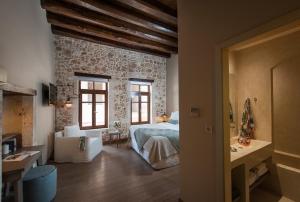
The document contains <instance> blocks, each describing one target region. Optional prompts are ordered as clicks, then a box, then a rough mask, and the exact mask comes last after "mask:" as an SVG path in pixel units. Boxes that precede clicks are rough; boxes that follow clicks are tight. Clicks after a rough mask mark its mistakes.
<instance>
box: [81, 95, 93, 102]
mask: <svg viewBox="0 0 300 202" xmlns="http://www.w3.org/2000/svg"><path fill="white" fill-rule="evenodd" d="M81 100H82V102H92V101H93V96H92V94H82V95H81Z"/></svg>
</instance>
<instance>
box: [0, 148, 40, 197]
mask: <svg viewBox="0 0 300 202" xmlns="http://www.w3.org/2000/svg"><path fill="white" fill-rule="evenodd" d="M44 148H45V146H44V145H39V146H32V147H23V148H21V149H20V150H18V151H17V153H19V152H22V151H40V152H39V153H37V154H34V155H32V156H29V157H27V158H25V159H24V160H22V161H15V162H12V161H10V162H8V161H2V181H3V183H11V184H13V187H14V201H15V202H22V201H23V177H24V176H25V175H26V173H27V172H28V171H29V170H30V168H31V167H32V166H33V164H34V163H35V162H37V164H38V165H42V164H43V162H42V151H43V150H44Z"/></svg>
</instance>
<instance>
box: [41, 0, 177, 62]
mask: <svg viewBox="0 0 300 202" xmlns="http://www.w3.org/2000/svg"><path fill="white" fill-rule="evenodd" d="M41 4H42V8H44V9H45V10H46V11H47V20H48V22H49V23H50V24H51V29H52V32H53V33H54V34H57V35H62V36H68V37H73V38H78V39H82V40H87V41H91V42H95V43H100V44H105V45H110V46H114V47H119V48H124V49H129V50H135V51H139V52H144V53H149V54H153V55H158V56H162V57H170V54H171V53H177V50H178V46H177V44H178V43H177V41H178V39H177V10H176V8H177V5H176V0H42V1H41Z"/></svg>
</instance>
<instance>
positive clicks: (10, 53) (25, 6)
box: [0, 0, 54, 159]
mask: <svg viewBox="0 0 300 202" xmlns="http://www.w3.org/2000/svg"><path fill="white" fill-rule="evenodd" d="M0 5H1V6H0V27H1V32H0V66H2V67H4V68H5V69H6V70H7V74H8V82H10V83H13V84H17V85H19V86H23V87H28V88H33V89H36V90H37V93H38V95H37V97H36V99H35V105H36V108H35V110H36V117H35V129H34V138H35V142H36V143H37V144H46V143H47V141H48V136H49V134H50V133H51V132H53V131H54V108H53V107H48V106H46V107H45V106H42V97H41V95H42V93H41V83H42V82H45V83H49V82H54V57H53V53H54V51H53V48H52V47H53V45H52V44H53V42H52V35H51V33H50V26H49V24H48V23H47V21H46V16H45V12H44V11H43V10H42V9H41V5H40V1H39V0H26V1H23V0H21V1H20V0H2V1H1V4H0ZM44 159H45V158H44Z"/></svg>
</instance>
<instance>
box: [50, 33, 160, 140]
mask: <svg viewBox="0 0 300 202" xmlns="http://www.w3.org/2000/svg"><path fill="white" fill-rule="evenodd" d="M54 41H55V49H56V73H55V74H56V84H57V86H58V100H60V101H64V100H66V99H67V97H68V96H70V97H75V98H74V99H72V102H73V107H72V108H64V107H57V109H56V130H61V129H63V127H64V126H65V125H70V124H73V123H77V122H78V104H77V103H78V101H77V100H78V99H77V98H76V96H77V92H78V90H77V88H78V85H77V81H74V79H72V76H73V74H74V72H84V73H92V74H103V75H109V76H111V77H112V78H111V80H109V125H110V126H111V124H112V123H113V121H121V123H122V129H123V131H125V132H124V133H123V134H124V135H126V134H127V132H128V127H129V125H130V94H129V81H128V78H142V79H154V83H153V84H152V99H151V101H152V121H154V120H155V117H157V116H159V115H161V114H162V113H164V112H165V111H166V59H165V58H161V57H157V56H152V55H148V54H144V53H138V52H134V51H128V50H123V49H119V48H114V47H110V46H105V45H99V44H95V43H91V42H87V41H83V40H78V39H73V38H68V37H62V36H55V38H54Z"/></svg>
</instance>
